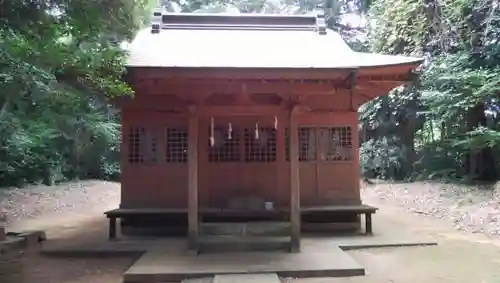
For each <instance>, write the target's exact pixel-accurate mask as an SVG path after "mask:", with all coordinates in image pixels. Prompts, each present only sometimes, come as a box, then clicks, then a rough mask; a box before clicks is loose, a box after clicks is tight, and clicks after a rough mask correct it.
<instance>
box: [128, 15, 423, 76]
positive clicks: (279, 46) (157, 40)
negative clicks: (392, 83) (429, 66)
mask: <svg viewBox="0 0 500 283" xmlns="http://www.w3.org/2000/svg"><path fill="white" fill-rule="evenodd" d="M311 18H312V19H313V20H311ZM158 24H159V27H160V29H159V32H157V33H152V30H151V28H147V29H143V30H141V31H140V32H139V33H138V34H137V36H136V37H135V39H134V40H133V42H132V43H131V44H130V46H129V50H128V51H129V57H128V60H127V66H128V67H188V68H204V67H205V68H318V69H341V68H342V69H344V68H353V69H355V68H360V67H381V66H386V65H399V64H418V63H420V62H421V61H422V59H421V58H414V57H405V56H392V55H381V54H371V53H360V52H354V51H352V50H351V48H350V47H349V46H348V45H347V44H346V42H345V41H344V40H343V39H342V37H341V36H340V35H339V34H338V33H336V32H334V31H332V30H327V31H326V32H324V31H322V30H321V27H320V28H318V25H317V22H316V20H315V18H314V17H307V16H300V17H293V16H276V17H272V16H262V15H259V16H256V15H246V16H240V15H236V16H235V15H218V14H212V15H200V14H175V15H164V14H163V15H161V20H160V21H159V23H158ZM318 31H319V32H318Z"/></svg>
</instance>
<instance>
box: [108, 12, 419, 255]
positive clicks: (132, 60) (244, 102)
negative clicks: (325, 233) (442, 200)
mask: <svg viewBox="0 0 500 283" xmlns="http://www.w3.org/2000/svg"><path fill="white" fill-rule="evenodd" d="M129 52H130V54H129V58H128V62H127V68H128V71H127V80H128V81H129V83H130V84H131V86H132V87H133V89H134V90H135V96H134V97H133V98H130V99H123V100H121V101H120V103H119V105H120V108H121V122H122V145H121V154H122V159H121V170H122V174H121V182H122V193H121V205H120V208H119V209H117V210H115V211H114V212H111V213H109V214H108V217H110V215H111V218H113V223H114V221H115V220H114V218H115V217H120V218H122V222H121V223H122V229H123V232H124V233H139V232H141V233H150V232H151V233H152V232H154V231H156V232H161V231H163V232H166V231H167V230H169V229H171V228H172V227H184V228H183V229H184V230H183V231H184V233H185V232H186V231H187V234H188V239H189V241H188V242H189V247H190V248H191V249H194V250H196V249H197V248H198V244H199V241H200V233H201V229H202V228H201V227H203V224H204V223H208V222H216V223H223V222H231V223H241V222H252V221H259V222H263V221H278V220H279V221H282V222H283V221H284V222H287V223H288V224H289V231H290V234H289V235H290V239H291V240H290V243H291V245H290V246H291V250H292V251H298V250H300V233H301V230H307V227H314V225H313V224H315V223H320V224H322V225H320V227H323V228H324V229H330V228H331V229H333V230H335V229H334V228H335V227H336V228H338V229H346V227H347V228H349V227H350V228H353V229H357V228H359V227H360V217H359V215H357V214H354V215H350V214H349V213H348V212H349V211H351V210H350V208H353V209H352V211H356V209H355V208H356V207H361V206H362V202H361V198H360V189H359V175H360V173H359V158H358V145H359V142H358V131H357V124H358V114H357V110H358V107H359V106H360V105H362V104H363V103H365V102H367V101H369V100H372V99H374V98H376V97H378V96H381V95H385V94H387V93H388V92H389V91H390V90H391V89H393V88H395V87H397V86H400V85H402V84H404V83H405V82H407V81H408V80H409V79H410V78H411V76H412V70H414V69H415V68H416V67H417V66H418V65H419V64H420V63H421V59H420V58H408V57H402V56H388V55H379V54H368V53H359V52H354V51H352V50H351V49H350V48H349V46H348V45H347V44H346V43H345V42H344V41H343V39H342V38H341V37H340V35H339V34H337V33H336V32H334V31H332V30H328V29H326V28H325V26H324V18H322V17H321V16H318V17H314V16H282V15H260V14H259V15H255V14H249V15H225V14H209V15H208V14H169V13H164V12H161V11H156V12H155V13H154V21H153V24H152V28H148V29H146V30H142V31H141V32H140V33H139V34H138V35H137V37H136V38H135V40H134V41H133V42H132V44H131V46H130V50H129ZM332 212H339V213H332ZM342 212H344V213H342ZM328 224H331V225H330V226H328ZM308 225H309V226H308ZM301 226H302V228H301ZM317 226H318V225H317ZM318 227H319V226H318ZM328 227H330V228H328ZM332 227H333V228H332ZM323 228H321V229H323ZM311 229H312V228H311ZM321 229H320V230H321ZM331 229H330V230H331ZM160 230H161V231H160ZM316 230H318V229H316Z"/></svg>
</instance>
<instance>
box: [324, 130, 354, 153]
mask: <svg viewBox="0 0 500 283" xmlns="http://www.w3.org/2000/svg"><path fill="white" fill-rule="evenodd" d="M319 139H320V156H321V160H325V161H349V160H351V158H352V156H351V155H352V130H351V127H333V128H320V129H319Z"/></svg>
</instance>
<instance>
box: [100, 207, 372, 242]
mask: <svg viewBox="0 0 500 283" xmlns="http://www.w3.org/2000/svg"><path fill="white" fill-rule="evenodd" d="M377 210H378V208H376V207H373V206H369V205H366V204H361V205H329V206H306V207H301V208H300V211H301V212H302V213H307V212H322V211H327V212H339V213H347V214H355V215H361V214H364V215H365V233H366V234H367V235H371V234H372V233H373V231H372V214H374V213H375V212H377ZM258 212H259V211H252V213H251V214H252V215H257V214H259V213H258ZM176 213H178V214H183V213H187V209H175V208H174V209H171V208H165V209H162V208H117V209H113V210H110V211H106V212H105V213H104V214H105V215H106V217H107V218H108V219H109V239H110V240H115V239H116V238H117V235H116V234H117V233H116V219H118V218H122V217H126V216H162V215H171V214H176ZM199 213H204V214H211V215H226V216H234V215H240V214H241V211H233V210H224V209H215V208H212V209H209V208H200V209H199ZM261 213H262V214H263V215H268V214H272V213H287V210H286V209H285V210H280V209H275V210H273V211H261ZM246 214H248V211H246Z"/></svg>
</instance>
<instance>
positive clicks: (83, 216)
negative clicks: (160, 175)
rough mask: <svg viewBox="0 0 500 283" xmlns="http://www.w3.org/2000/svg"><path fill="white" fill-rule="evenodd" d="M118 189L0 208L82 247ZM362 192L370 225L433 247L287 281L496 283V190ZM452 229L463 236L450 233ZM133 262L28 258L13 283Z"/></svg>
mask: <svg viewBox="0 0 500 283" xmlns="http://www.w3.org/2000/svg"><path fill="white" fill-rule="evenodd" d="M119 189H120V186H119V184H116V183H109V182H101V181H84V182H78V183H68V184H62V185H59V186H54V187H46V186H33V187H31V188H25V189H3V190H0V208H1V209H2V210H3V211H4V213H5V214H6V215H7V218H8V219H7V220H8V230H11V231H12V230H13V231H16V230H21V229H44V230H46V231H47V234H48V237H49V239H56V241H61V240H62V241H64V240H66V241H71V243H77V242H78V241H82V242H87V240H88V238H89V237H92V236H95V237H105V235H106V220H105V218H104V217H103V215H102V212H103V211H105V210H108V209H112V208H115V207H117V206H118V204H119ZM362 192H363V198H364V201H365V202H366V203H371V204H374V205H376V206H378V207H380V212H379V213H377V215H376V217H375V225H376V227H378V228H382V226H384V225H386V226H387V227H386V229H384V231H385V230H387V231H391V229H408V230H413V231H414V233H417V234H422V233H425V234H429V235H434V236H436V237H437V238H438V239H439V240H438V241H439V246H437V247H418V248H391V249H368V250H359V251H352V252H349V253H350V254H351V255H352V256H353V257H354V258H355V259H356V260H357V261H358V262H359V263H360V264H362V265H363V266H364V267H365V268H366V269H367V272H368V275H367V276H364V277H352V278H334V279H332V278H323V279H300V280H291V281H290V282H291V283H330V282H338V283H341V282H346V283H391V282H392V283H394V282H396V283H421V282H427V283H498V282H500V249H499V248H498V247H500V241H498V240H499V239H494V238H500V233H499V231H500V227H499V226H500V225H499V224H500V223H499V220H500V219H499V217H500V209H499V206H500V199H499V190H498V189H496V188H495V186H492V188H480V189H478V188H474V187H463V186H462V187H460V186H453V185H443V184H438V183H412V184H393V183H392V184H390V183H383V182H377V183H376V184H375V185H363V190H362ZM405 211H406V212H405ZM443 224H450V225H443ZM452 225H453V226H454V228H455V229H458V230H461V231H463V232H459V231H456V230H453V229H452V228H448V227H449V226H452ZM101 230H102V231H101ZM101 232H102V236H100V234H101ZM471 233H475V234H477V235H472V234H471ZM481 234H485V235H488V236H489V238H488V237H487V236H485V235H481ZM464 259H466V260H464ZM132 262H133V260H132V259H130V258H121V259H120V258H114V259H112V260H111V259H95V258H94V259H58V258H46V257H42V256H39V255H36V254H33V255H30V256H27V257H25V259H24V270H25V274H24V275H25V276H24V279H23V280H22V281H19V282H17V281H16V283H89V282H90V283H92V282H95V283H119V282H122V274H123V272H124V271H125V270H126V269H127V268H128V267H129V266H130V264H131V263H132ZM62 266H63V267H64V268H61V267H62Z"/></svg>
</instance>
